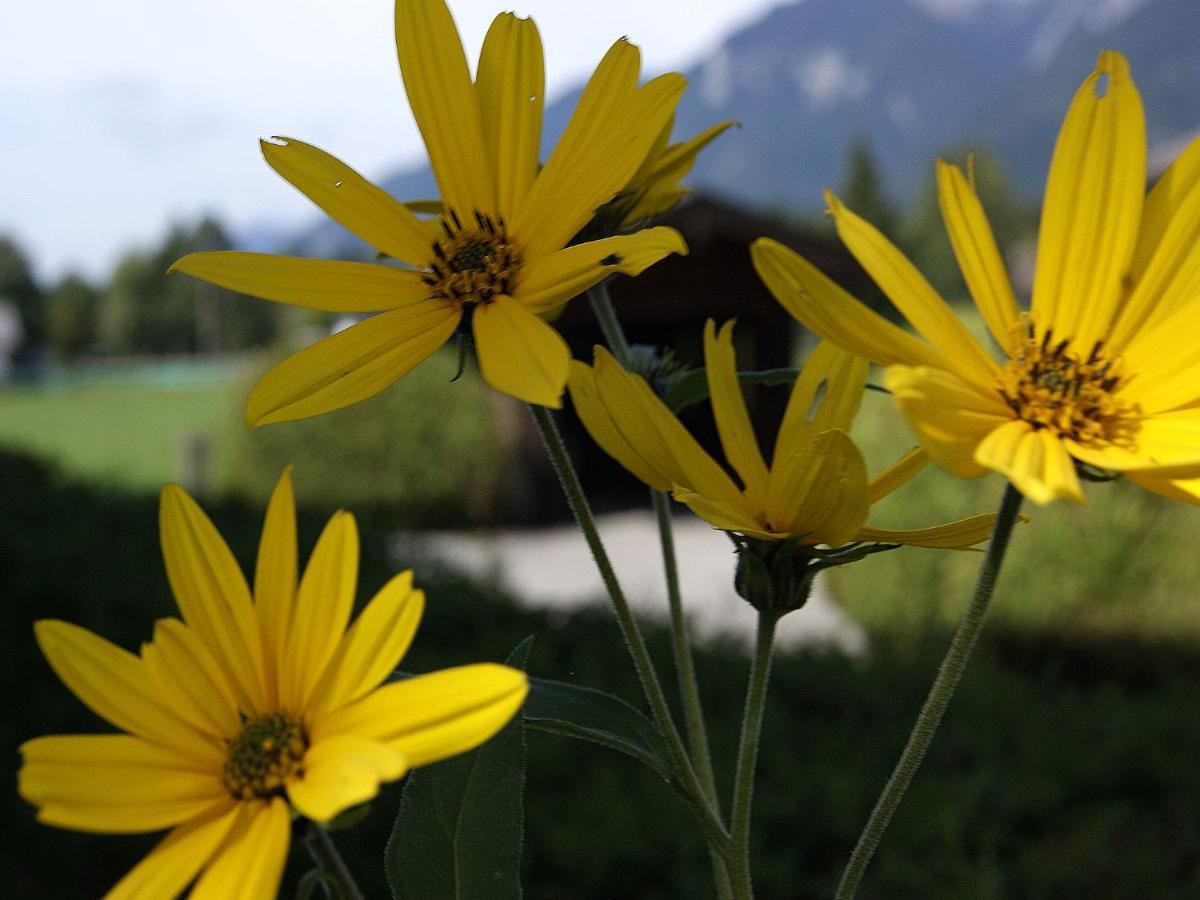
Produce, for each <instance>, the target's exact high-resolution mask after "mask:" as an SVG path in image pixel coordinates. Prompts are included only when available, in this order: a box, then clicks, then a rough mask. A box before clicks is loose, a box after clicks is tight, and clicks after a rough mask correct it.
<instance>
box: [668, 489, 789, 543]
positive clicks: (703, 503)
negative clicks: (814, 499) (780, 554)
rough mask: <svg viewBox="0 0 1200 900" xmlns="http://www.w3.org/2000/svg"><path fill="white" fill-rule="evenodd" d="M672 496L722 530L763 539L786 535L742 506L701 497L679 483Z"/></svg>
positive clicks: (775, 538)
mask: <svg viewBox="0 0 1200 900" xmlns="http://www.w3.org/2000/svg"><path fill="white" fill-rule="evenodd" d="M672 496H674V498H675V499H676V500H678V501H679V502H680V503H682V504H684V505H685V506H687V508H688V509H690V510H691V511H692V512H694V513H695V514H696V515H697V516H699V517H700V518H701V519H703V520H704V521H705V522H707V523H708V524H709V525H712V526H713V527H714V528H719V529H721V530H722V531H734V532H737V533H738V534H744V535H747V536H748V537H757V538H763V539H764V540H777V539H780V538H784V537H786V536H787V535H786V534H784V533H783V532H776V531H771V530H770V529H769V528H767V527H765V526H764V525H763V524H762V523H761V522H759V521H758V520H757V519H756V518H754V517H753V516H752V515H750V513H749V512H748V511H747V510H746V509H744V508H743V507H742V506H735V505H733V504H731V503H722V502H721V501H719V500H713V499H711V498H709V497H702V496H701V495H700V494H697V493H696V492H695V491H690V490H688V489H687V488H685V487H681V486H680V485H675V487H674V488H673V490H672Z"/></svg>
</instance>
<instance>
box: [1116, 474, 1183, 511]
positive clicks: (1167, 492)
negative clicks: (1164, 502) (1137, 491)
mask: <svg viewBox="0 0 1200 900" xmlns="http://www.w3.org/2000/svg"><path fill="white" fill-rule="evenodd" d="M1125 477H1126V478H1128V479H1129V480H1130V481H1132V482H1133V483H1134V484H1137V485H1141V486H1142V487H1144V488H1145V489H1146V490H1148V491H1153V492H1154V493H1156V494H1159V495H1161V496H1163V497H1166V498H1167V499H1168V500H1176V501H1178V502H1180V503H1190V504H1192V505H1193V506H1200V478H1178V479H1175V478H1156V477H1154V476H1153V475H1146V474H1143V473H1141V472H1129V473H1127V474H1126V475H1125Z"/></svg>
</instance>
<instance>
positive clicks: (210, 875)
mask: <svg viewBox="0 0 1200 900" xmlns="http://www.w3.org/2000/svg"><path fill="white" fill-rule="evenodd" d="M239 812H240V815H239V816H238V821H237V822H236V823H234V825H233V827H232V829H230V831H229V834H228V835H227V836H226V839H225V841H224V843H223V844H222V845H221V847H220V848H219V849H218V850H217V852H216V854H215V855H214V857H213V859H212V862H210V863H209V864H208V867H207V868H206V869H205V870H204V873H203V874H202V875H201V876H200V880H199V881H197V882H196V886H195V887H194V888H193V889H192V893H191V895H190V898H191V900H261V898H263V897H274V896H276V895H277V894H278V892H279V881H280V879H281V878H282V877H283V865H284V863H285V862H287V852H288V843H289V842H290V840H291V833H292V827H291V826H292V822H291V814H290V813H289V812H288V805H287V802H286V801H285V800H284V799H283V798H282V797H272V798H271V799H270V800H255V801H249V802H243V803H242V804H240V806H239Z"/></svg>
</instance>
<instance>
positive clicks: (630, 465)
mask: <svg viewBox="0 0 1200 900" xmlns="http://www.w3.org/2000/svg"><path fill="white" fill-rule="evenodd" d="M704 357H705V368H706V370H707V377H708V388H709V396H710V397H711V398H712V410H713V416H714V417H715V419H716V422H717V431H718V432H719V434H720V438H721V446H722V447H723V448H724V450H725V458H726V459H727V460H728V461H729V465H730V466H731V467H732V469H733V471H734V472H736V473H737V477H738V480H739V481H740V485H739V484H738V483H736V482H735V481H734V480H733V478H731V477H730V476H729V475H728V474H727V473H726V471H725V469H724V468H722V466H721V464H720V463H718V462H717V461H716V460H714V459H713V458H712V457H711V456H709V455H708V454H707V453H706V452H705V451H704V450H703V449H702V448H701V447H700V445H699V444H698V443H697V442H696V439H695V438H693V437H692V436H691V435H690V434H689V433H688V431H687V430H686V429H685V428H684V427H683V425H682V424H681V423H680V421H679V419H677V418H676V417H675V416H674V415H673V414H672V413H671V411H670V410H669V409H668V408H667V406H666V404H665V403H663V402H662V401H661V400H660V399H659V398H658V397H657V396H656V395H655V393H654V391H653V390H652V389H651V388H650V386H649V385H648V384H647V383H646V382H645V380H644V379H642V378H641V377H639V376H637V375H634V374H632V373H630V372H627V371H626V370H625V369H623V368H622V367H621V366H620V364H619V363H618V362H617V361H616V360H615V359H614V358H613V357H612V355H611V354H610V353H608V352H607V351H606V350H604V349H603V348H602V347H597V348H596V357H595V360H596V364H595V367H594V368H592V367H589V366H587V365H585V364H584V363H581V362H578V361H573V362H572V363H571V379H570V382H569V385H568V386H569V388H570V392H571V400H572V402H573V403H574V404H575V409H576V411H577V412H578V413H579V418H580V419H581V420H582V421H583V424H584V426H585V427H586V428H587V430H588V432H589V433H590V434H591V435H592V437H593V438H594V439H595V441H596V443H598V444H599V445H600V446H601V447H603V448H604V450H605V451H606V452H607V453H608V454H609V455H610V456H612V457H613V458H614V459H615V460H617V462H619V463H621V465H623V466H625V468H627V469H628V470H629V471H630V472H632V473H633V474H634V475H636V476H637V477H638V478H640V479H641V480H642V481H644V482H645V483H646V484H648V485H649V486H650V487H652V488H654V489H655V490H658V491H672V492H673V494H674V496H675V498H676V499H677V500H679V501H681V502H682V503H685V504H686V505H687V506H688V507H690V508H691V510H692V512H694V513H695V514H696V515H698V516H700V518H702V519H704V520H705V521H707V522H709V523H711V524H712V525H715V526H716V527H717V528H720V529H722V530H724V531H729V532H734V533H736V534H742V535H745V536H747V537H751V538H759V539H762V540H768V541H783V540H788V539H796V540H798V541H799V543H801V544H803V545H806V546H815V545H818V544H822V545H827V546H829V547H840V546H843V545H845V544H848V543H852V542H878V543H887V544H913V545H916V546H921V547H968V546H970V545H972V544H976V543H978V542H979V541H981V540H983V539H984V538H986V537H987V536H988V533H989V531H990V529H991V525H992V522H993V521H994V519H995V517H994V516H991V515H986V516H976V517H973V518H970V519H964V520H962V521H960V522H952V523H949V524H945V525H938V526H934V527H931V528H921V529H914V530H910V531H895V530H891V529H885V528H874V527H872V526H869V525H867V524H866V520H867V513H868V511H869V509H870V507H871V505H872V504H874V503H875V502H877V501H878V500H881V499H882V498H883V497H885V496H886V495H888V494H890V493H891V492H892V491H894V490H895V489H896V488H898V487H900V486H901V485H902V484H904V483H906V482H907V481H908V480H909V479H910V478H912V477H913V476H914V475H916V474H917V473H918V472H919V471H920V470H921V468H922V467H923V466H924V465H925V456H924V453H922V452H921V451H920V450H914V451H912V452H910V453H908V454H906V455H905V456H904V457H903V458H901V459H900V460H899V461H898V462H897V463H896V464H895V465H893V466H892V467H891V468H889V469H887V470H886V471H884V472H882V473H881V474H880V475H879V476H878V477H876V478H875V479H873V480H868V478H867V468H866V463H865V462H864V461H863V457H862V454H861V453H860V452H859V450H858V448H857V447H856V446H855V445H854V443H853V441H851V440H850V438H849V437H848V436H847V434H846V431H847V429H848V428H849V427H850V423H851V421H852V420H853V419H854V415H855V413H856V412H857V411H858V406H859V402H860V400H861V398H862V394H863V388H864V385H865V384H866V377H867V363H866V362H865V361H864V360H860V359H857V358H856V357H854V356H851V355H850V354H849V353H846V352H845V351H844V350H841V349H839V348H837V347H835V346H834V345H833V344H829V343H827V342H825V343H822V344H821V345H820V346H818V347H817V349H816V350H815V351H814V352H813V354H812V357H811V358H810V359H809V361H808V364H807V365H806V366H805V367H804V369H803V371H802V372H801V373H800V376H799V378H797V379H796V383H795V385H794V387H793V388H792V394H791V398H790V400H789V401H788V406H787V411H786V413H785V414H784V418H783V422H782V424H781V425H780V427H779V434H778V436H777V437H776V439H775V452H774V454H773V455H772V460H771V465H770V466H768V465H767V464H766V461H765V460H764V459H763V456H762V453H761V452H760V450H759V447H758V441H757V439H756V438H755V436H754V430H753V429H752V427H751V425H750V416H749V414H748V412H747V410H746V403H745V400H744V399H743V397H742V391H741V386H740V384H739V382H738V376H737V367H736V364H735V361H734V352H733V323H732V322H727V323H726V324H725V325H724V326H723V327H722V328H721V330H720V332H719V333H718V332H717V330H716V327H715V325H714V324H713V322H712V320H711V319H710V320H709V321H708V323H707V324H706V326H705V330H704ZM822 387H823V393H822ZM814 407H815V409H814Z"/></svg>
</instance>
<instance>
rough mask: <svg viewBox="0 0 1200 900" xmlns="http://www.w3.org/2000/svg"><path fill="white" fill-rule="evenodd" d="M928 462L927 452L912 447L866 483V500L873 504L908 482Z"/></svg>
mask: <svg viewBox="0 0 1200 900" xmlns="http://www.w3.org/2000/svg"><path fill="white" fill-rule="evenodd" d="M928 463H929V453H928V452H926V451H925V450H924V449H922V448H921V447H914V448H913V449H912V450H909V451H908V452H907V453H905V454H904V455H903V456H902V457H900V458H899V459H898V460H896V461H895V462H894V463H892V464H891V465H890V466H888V467H887V468H886V469H884V470H883V471H882V472H880V473H879V474H878V475H876V476H875V477H874V478H872V479H871V481H870V483H869V484H868V485H867V502H868V503H870V504H871V505H872V506H874V505H875V504H876V503H878V502H879V501H880V500H882V499H883V498H884V497H886V496H887V495H888V494H891V493H892V492H893V491H897V490H899V489H900V488H902V487H903V486H904V485H906V484H908V483H909V482H910V481H912V479H913V478H915V477H916V476H917V475H918V474H920V472H922V471H923V470H924V468H925V466H926V465H928Z"/></svg>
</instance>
